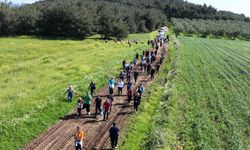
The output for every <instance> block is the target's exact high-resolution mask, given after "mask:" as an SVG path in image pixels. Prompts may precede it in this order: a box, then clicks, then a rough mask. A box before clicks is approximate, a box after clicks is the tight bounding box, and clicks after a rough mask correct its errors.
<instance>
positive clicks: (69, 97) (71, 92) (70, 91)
mask: <svg viewBox="0 0 250 150" xmlns="http://www.w3.org/2000/svg"><path fill="white" fill-rule="evenodd" d="M65 93H68V96H67V99H68V101H69V102H71V101H72V99H73V94H74V93H75V94H76V95H78V94H77V93H76V92H75V90H74V89H73V86H72V85H69V87H68V89H67V90H66V91H65V92H64V94H65Z"/></svg>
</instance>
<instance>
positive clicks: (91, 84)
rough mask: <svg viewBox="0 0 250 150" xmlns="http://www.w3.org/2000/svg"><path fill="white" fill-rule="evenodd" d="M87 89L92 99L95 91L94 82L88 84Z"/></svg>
mask: <svg viewBox="0 0 250 150" xmlns="http://www.w3.org/2000/svg"><path fill="white" fill-rule="evenodd" d="M89 89H90V94H91V96H92V97H93V96H94V95H93V94H94V92H95V89H96V84H95V82H94V81H91V82H90V84H89Z"/></svg>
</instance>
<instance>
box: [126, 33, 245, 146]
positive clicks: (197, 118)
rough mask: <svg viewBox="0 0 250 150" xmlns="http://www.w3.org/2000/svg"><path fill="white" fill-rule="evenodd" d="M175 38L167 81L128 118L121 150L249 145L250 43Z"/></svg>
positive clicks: (171, 45) (159, 84) (157, 87)
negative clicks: (130, 121) (133, 115)
mask: <svg viewBox="0 0 250 150" xmlns="http://www.w3.org/2000/svg"><path fill="white" fill-rule="evenodd" d="M178 41H179V42H178ZM178 41H177V42H176V43H180V46H179V48H178V49H177V50H174V51H173V50H172V49H173V43H171V44H170V47H171V48H170V58H171V62H170V64H168V65H172V67H170V68H169V69H171V68H172V69H173V70H169V69H167V70H166V71H168V73H167V72H166V71H165V76H166V78H167V79H168V82H167V83H166V84H165V86H163V87H162V88H160V87H159V86H162V85H161V84H162V83H161V82H159V83H156V85H158V86H156V88H154V90H153V89H151V90H152V94H151V95H149V97H147V100H148V102H147V103H145V104H143V106H144V107H142V109H143V111H146V112H147V114H146V115H145V114H144V112H141V113H139V114H138V115H137V116H135V117H134V118H133V119H132V123H131V124H130V125H129V126H128V129H127V130H128V131H129V132H127V133H125V134H124V137H122V141H121V142H123V141H124V143H123V146H122V149H131V148H132V147H140V148H142V149H182V148H184V149H206V150H210V149H211V150H212V149H232V150H235V149H242V150H246V149H250V101H249V99H250V92H249V91H250V42H246V41H239V40H237V41H232V40H223V39H219V40H218V39H204V38H194V37H184V36H180V37H179V38H178ZM175 56H177V57H176V58H174V57H175ZM174 59H176V60H174ZM173 61H176V62H173ZM174 70H175V71H174ZM161 81H164V78H163V79H161ZM136 125H137V126H136ZM121 144H122V143H121Z"/></svg>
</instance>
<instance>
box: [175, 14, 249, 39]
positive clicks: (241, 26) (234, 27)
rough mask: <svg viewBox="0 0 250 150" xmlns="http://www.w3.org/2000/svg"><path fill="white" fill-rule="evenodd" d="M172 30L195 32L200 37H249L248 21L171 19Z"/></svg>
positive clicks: (187, 32)
mask: <svg viewBox="0 0 250 150" xmlns="http://www.w3.org/2000/svg"><path fill="white" fill-rule="evenodd" d="M172 23H173V26H174V31H175V33H176V34H177V35H178V34H179V33H181V32H182V33H186V34H196V35H199V36H201V37H207V36H208V35H213V36H216V37H229V38H240V39H246V40H249V39H250V22H246V21H236V20H203V19H193V20H190V19H176V18H173V19H172Z"/></svg>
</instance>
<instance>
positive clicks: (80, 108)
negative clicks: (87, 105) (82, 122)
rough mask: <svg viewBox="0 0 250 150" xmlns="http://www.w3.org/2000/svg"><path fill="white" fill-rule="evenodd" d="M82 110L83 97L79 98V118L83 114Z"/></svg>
mask: <svg viewBox="0 0 250 150" xmlns="http://www.w3.org/2000/svg"><path fill="white" fill-rule="evenodd" d="M82 108H83V101H82V98H81V97H78V100H77V112H78V117H79V118H80V117H81V114H82Z"/></svg>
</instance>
